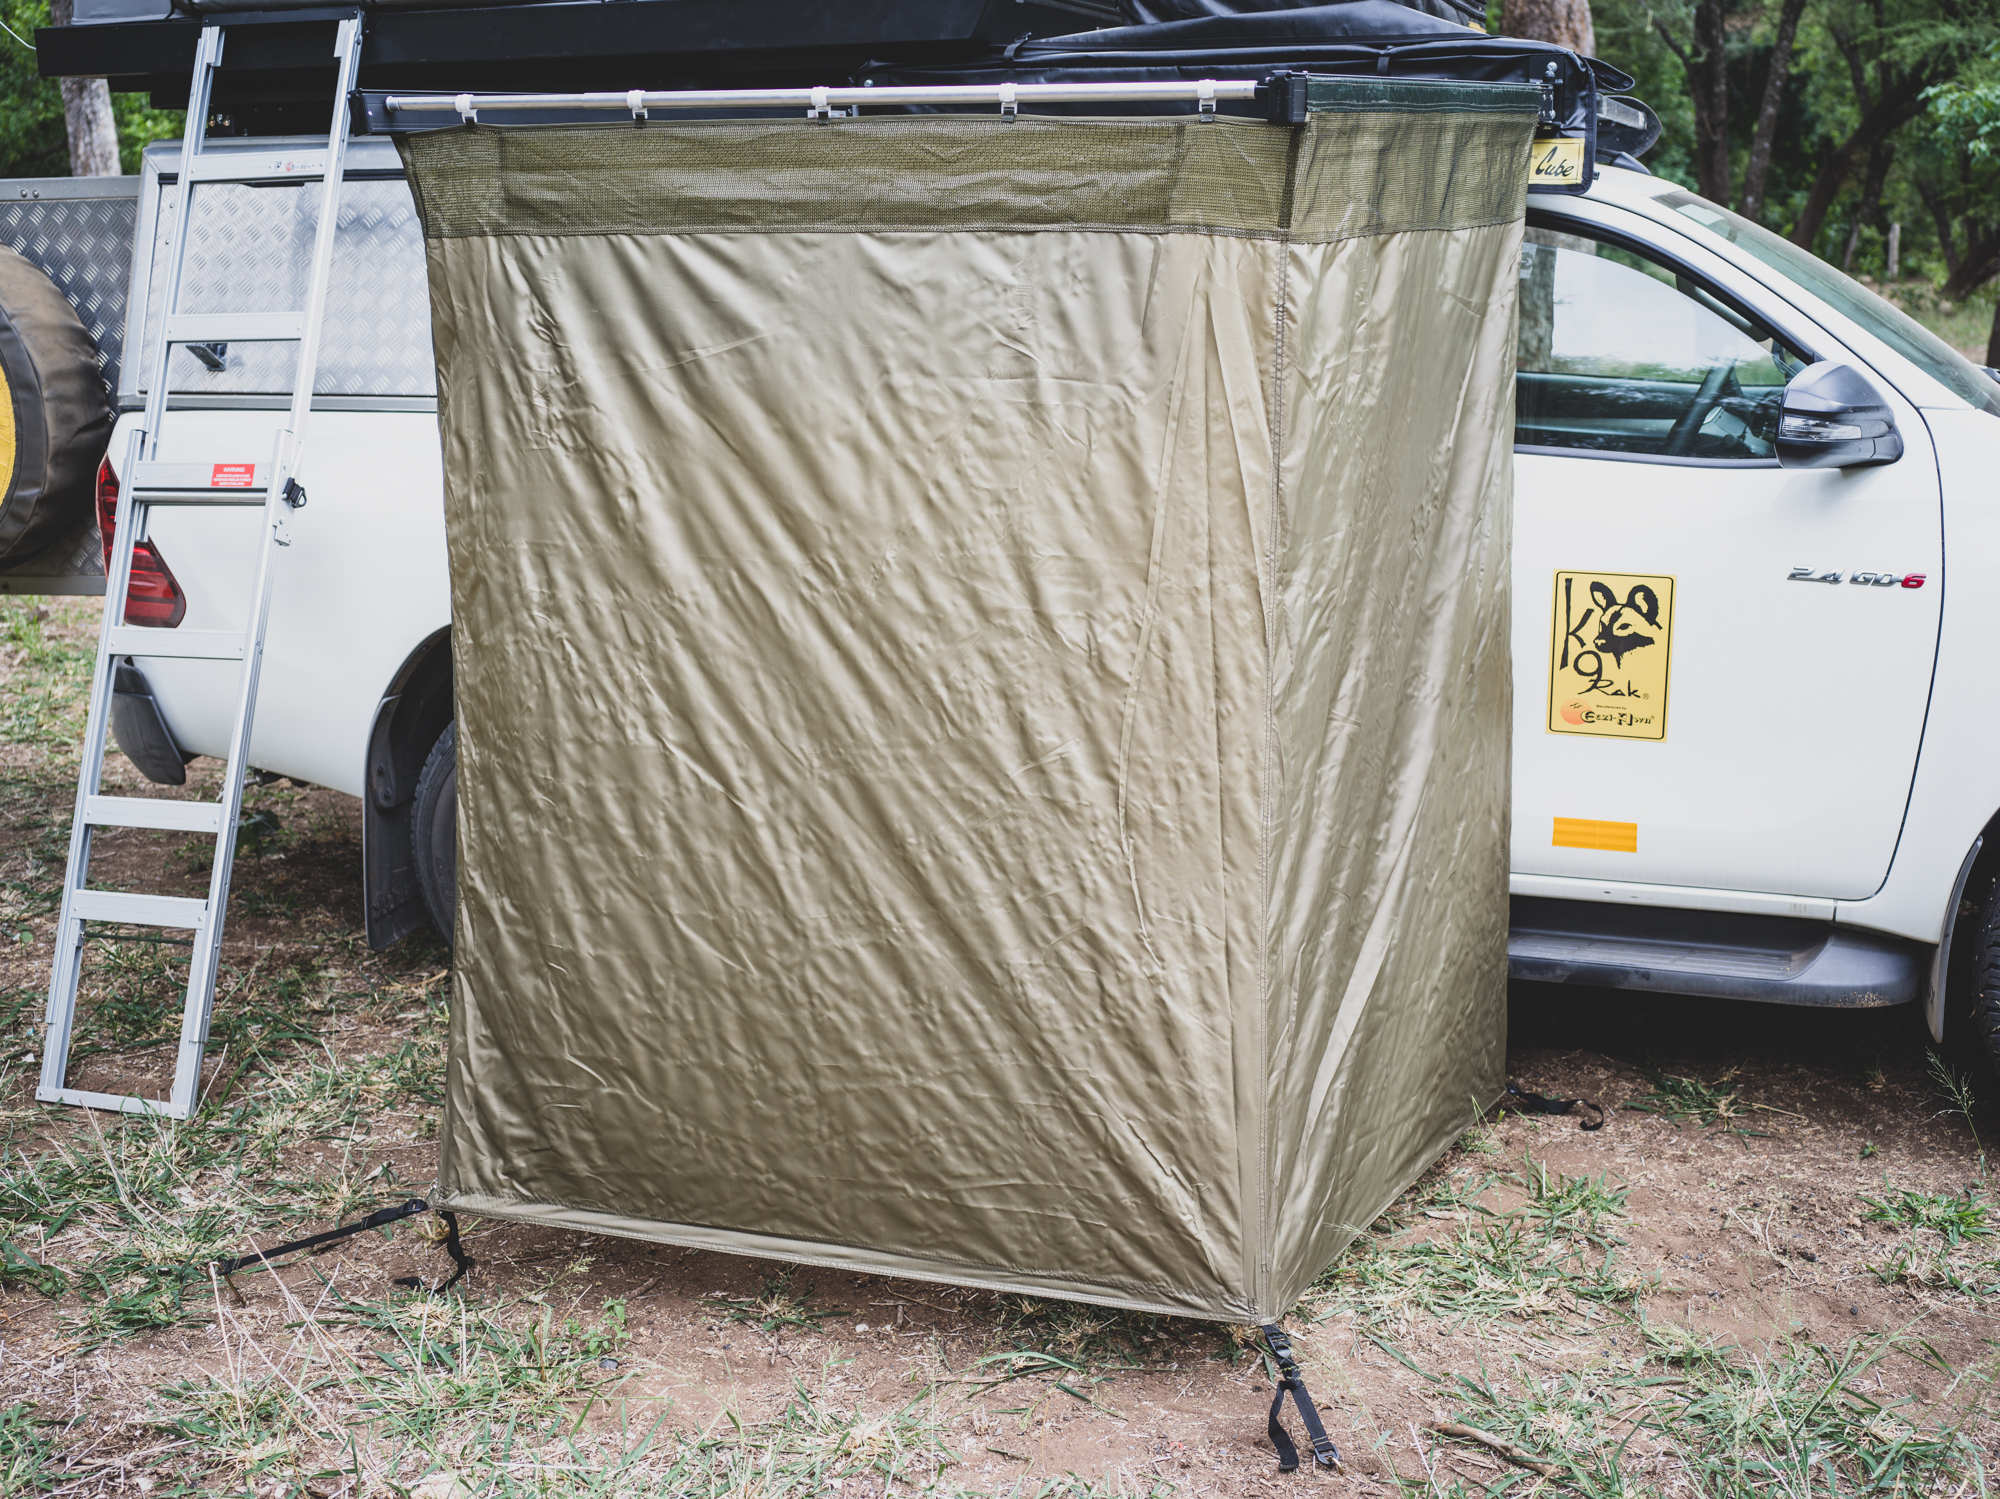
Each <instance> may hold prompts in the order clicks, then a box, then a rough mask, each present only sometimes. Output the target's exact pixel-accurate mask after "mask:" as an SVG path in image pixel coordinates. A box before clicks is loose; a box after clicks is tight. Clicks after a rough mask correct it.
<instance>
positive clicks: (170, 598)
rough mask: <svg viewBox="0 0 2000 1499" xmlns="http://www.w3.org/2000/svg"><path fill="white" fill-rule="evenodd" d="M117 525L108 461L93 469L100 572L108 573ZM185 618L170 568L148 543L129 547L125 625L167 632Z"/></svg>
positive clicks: (113, 481)
mask: <svg viewBox="0 0 2000 1499" xmlns="http://www.w3.org/2000/svg"><path fill="white" fill-rule="evenodd" d="M117 524H118V475H117V474H115V473H113V472H112V471H111V460H110V459H109V458H107V459H105V460H104V461H103V462H102V463H100V464H99V465H98V466H97V528H98V529H99V530H100V531H102V532H103V533H104V571H105V572H106V573H109V572H110V571H111V538H112V535H113V532H114V528H115V527H116V526H117ZM186 615H187V596H186V595H185V594H183V593H182V592H181V585H180V584H179V583H177V582H175V581H174V573H173V569H172V568H170V567H168V566H167V559H166V558H164V557H162V556H161V555H160V549H159V548H158V547H157V546H155V545H154V544H153V543H152V542H150V541H142V542H140V543H139V544H138V545H137V546H135V547H133V548H132V583H131V586H130V587H129V588H127V589H126V591H125V623H126V624H128V625H155V626H157V627H159V628H160V629H164V630H171V629H172V628H173V627H174V626H175V625H177V624H179V623H180V622H181V620H182V619H183V618H185V617H186Z"/></svg>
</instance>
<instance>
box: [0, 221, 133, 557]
mask: <svg viewBox="0 0 2000 1499" xmlns="http://www.w3.org/2000/svg"><path fill="white" fill-rule="evenodd" d="M0 381H4V383H5V385H6V390H5V398H4V399H0V480H4V484H0V559H4V560H12V559H17V558H22V557H27V556H29V555H31V554H33V553H35V552H38V551H40V550H41V549H42V548H43V547H45V546H48V545H49V544H50V543H52V542H54V541H55V540H57V539H58V537H59V536H60V535H61V534H62V533H63V532H64V531H65V530H66V529H68V528H69V527H72V526H74V525H75V524H77V522H78V520H79V517H80V516H81V515H83V514H86V513H87V512H88V511H89V508H90V505H91V503H92V498H93V492H94V487H95V481H96V478H97V465H98V463H99V461H100V460H102V459H103V457H104V448H105V444H106V443H108V442H109V441H110V440H111V421H112V416H111V406H110V403H109V402H108V401H107V400H106V399H105V396H104V382H103V380H102V379H100V378H99V376H98V366H97V347H96V345H94V344H93V343H91V341H90V335H89V334H88V333H86V332H84V330H83V322H82V320H81V319H79V318H78V317H77V315H76V309H75V308H74V307H72V306H70V305H69V300H68V298H66V297H64V296H63V294H62V293H61V292H60V291H58V290H56V284H55V283H54V282H53V281H51V280H49V278H48V277H47V276H45V275H43V274H42V272H41V271H40V270H39V269H38V268H37V267H35V266H33V265H30V264H29V263H28V262H27V261H25V260H23V259H22V258H21V257H20V256H19V255H16V254H15V253H14V252H13V251H12V250H7V249H0Z"/></svg>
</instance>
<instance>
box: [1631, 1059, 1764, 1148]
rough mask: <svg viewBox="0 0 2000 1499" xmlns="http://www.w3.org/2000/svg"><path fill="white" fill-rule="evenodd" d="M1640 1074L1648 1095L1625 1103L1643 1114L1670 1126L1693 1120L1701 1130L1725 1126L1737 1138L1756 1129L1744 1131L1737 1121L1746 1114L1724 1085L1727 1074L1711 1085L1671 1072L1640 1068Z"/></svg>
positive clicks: (1738, 1100) (1726, 1080)
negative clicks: (1653, 1115) (1649, 1087)
mask: <svg viewBox="0 0 2000 1499" xmlns="http://www.w3.org/2000/svg"><path fill="white" fill-rule="evenodd" d="M1639 1075H1640V1076H1641V1077H1643V1078H1645V1079H1646V1081H1647V1082H1648V1083H1650V1084H1651V1085H1652V1091H1651V1092H1650V1093H1642V1094H1640V1095H1639V1096H1638V1097H1637V1098H1633V1099H1630V1100H1629V1101H1627V1103H1626V1104H1625V1107H1626V1108H1628V1109H1633V1110H1636V1111H1638V1112H1639V1113H1642V1114H1658V1115H1659V1116H1660V1117H1661V1118H1663V1119H1666V1120H1667V1121H1668V1122H1670V1123H1673V1124H1683V1123H1686V1122H1688V1121H1690V1120H1691V1121H1693V1122H1694V1123H1697V1124H1699V1125H1701V1126H1702V1127H1703V1128H1704V1129H1706V1128H1708V1127H1710V1126H1711V1125H1717V1124H1721V1125H1726V1126H1728V1127H1729V1128H1730V1129H1731V1130H1732V1131H1734V1132H1735V1133H1736V1134H1739V1135H1754V1134H1756V1133H1758V1131H1756V1130H1750V1129H1745V1128H1744V1127H1743V1126H1742V1125H1741V1124H1740V1123H1739V1122H1738V1121H1740V1120H1741V1119H1742V1118H1743V1117H1744V1115H1745V1112H1746V1111H1745V1108H1744V1105H1743V1103H1742V1101H1741V1100H1740V1099H1739V1098H1738V1097H1737V1095H1736V1091H1735V1089H1733V1088H1728V1087H1726V1086H1724V1085H1725V1084H1727V1083H1728V1082H1729V1080H1730V1076H1731V1075H1730V1074H1724V1075H1723V1077H1722V1078H1721V1079H1719V1080H1718V1081H1716V1082H1713V1083H1705V1082H1703V1081H1702V1080H1701V1079H1700V1078H1694V1077H1680V1076H1677V1075H1676V1074H1674V1073H1671V1072H1660V1071H1657V1070H1655V1069H1653V1068H1650V1067H1642V1068H1640V1069H1639Z"/></svg>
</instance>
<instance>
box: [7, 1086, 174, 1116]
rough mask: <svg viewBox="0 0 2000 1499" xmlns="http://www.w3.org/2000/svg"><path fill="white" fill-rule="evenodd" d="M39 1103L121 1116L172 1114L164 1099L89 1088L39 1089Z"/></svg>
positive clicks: (37, 1093) (36, 1093)
mask: <svg viewBox="0 0 2000 1499" xmlns="http://www.w3.org/2000/svg"><path fill="white" fill-rule="evenodd" d="M35 1099H36V1101H37V1102H38V1103H72V1104H78V1105H81V1106H82V1107H83V1108H86V1109H113V1110H116V1111H117V1112H118V1113H121V1114H172V1113H173V1111H174V1106H173V1104H172V1103H171V1102H170V1101H169V1100H167V1099H164V1098H139V1097H137V1096H136V1095H133V1094H130V1093H93V1092H91V1091H90V1089H88V1088H37V1089H35Z"/></svg>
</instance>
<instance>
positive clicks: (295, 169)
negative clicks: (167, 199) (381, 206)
mask: <svg viewBox="0 0 2000 1499" xmlns="http://www.w3.org/2000/svg"><path fill="white" fill-rule="evenodd" d="M187 174H188V180H189V181H191V182H311V181H314V180H316V179H317V178H320V177H324V176H325V175H326V152H324V151H285V152H272V151H213V152H210V151H204V152H202V153H201V154H199V155H198V156H196V157H195V158H194V159H193V160H192V161H190V162H188V163H187Z"/></svg>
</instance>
